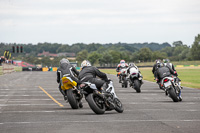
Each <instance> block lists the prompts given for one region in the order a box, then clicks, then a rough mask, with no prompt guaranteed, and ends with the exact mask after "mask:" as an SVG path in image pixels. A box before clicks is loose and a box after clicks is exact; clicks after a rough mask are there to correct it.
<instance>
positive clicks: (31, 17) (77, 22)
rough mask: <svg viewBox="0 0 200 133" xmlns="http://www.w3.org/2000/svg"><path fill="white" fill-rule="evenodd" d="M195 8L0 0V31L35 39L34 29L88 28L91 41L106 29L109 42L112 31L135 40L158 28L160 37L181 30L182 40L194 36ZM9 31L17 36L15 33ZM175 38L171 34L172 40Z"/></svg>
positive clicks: (181, 2) (194, 1)
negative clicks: (27, 34)
mask: <svg viewBox="0 0 200 133" xmlns="http://www.w3.org/2000/svg"><path fill="white" fill-rule="evenodd" d="M199 5H200V1H199V0H148V1H147V0H123V1H122V0H109V1H108V0H57V1H55V0H29V1H27V0H1V1H0V29H1V30H2V32H4V34H5V35H7V36H20V35H24V31H26V32H29V33H30V34H34V35H35V36H36V37H37V34H36V30H37V31H38V32H42V33H43V34H45V31H47V29H51V31H52V32H55V33H61V32H62V33H63V34H70V32H72V31H73V30H75V31H76V32H79V33H82V32H84V31H85V30H86V29H88V32H91V33H93V34H91V36H93V37H91V38H98V37H96V36H97V35H98V34H95V31H96V32H100V34H105V33H104V31H107V30H108V29H109V30H111V31H109V33H108V34H109V35H110V34H113V38H111V39H110V40H113V41H114V40H116V37H115V36H117V37H118V38H119V36H118V34H117V33H115V32H113V33H112V31H119V32H126V33H128V34H132V35H134V36H135V38H136V36H137V35H136V34H135V32H138V33H141V35H142V34H143V35H146V38H149V37H147V36H148V34H151V33H149V32H148V34H146V33H147V31H146V29H148V31H151V32H152V34H154V35H157V36H158V37H157V38H159V35H160V34H161V33H160V31H159V29H162V32H163V34H167V35H171V34H172V31H173V32H174V30H175V29H177V28H178V29H179V30H180V32H176V35H177V34H183V32H181V30H182V31H183V30H185V29H187V31H188V32H187V33H184V37H183V39H185V38H186V37H185V36H186V35H187V34H193V36H195V35H196V34H198V32H197V31H198V30H197V29H200V17H199V16H200V8H199ZM116 29H117V30H116ZM173 29H174V30H173ZM12 30H15V31H17V32H18V33H21V34H15V33H16V32H12ZM22 31H23V32H22ZM69 31H70V32H69ZM131 31H132V32H131ZM158 31H159V33H158ZM114 34H116V35H114ZM5 35H2V37H1V39H3V40H7V41H8V39H7V38H6V39H4V36H5ZM95 35H96V36H95ZM176 35H175V33H174V37H175V36H176ZM24 36H25V35H24ZM60 36H62V35H60ZM70 36H72V35H70ZM80 36H81V35H80ZM121 36H122V37H121V38H126V37H123V36H127V35H126V34H123V35H121ZM128 36H129V35H128ZM190 36H191V35H190ZM170 37H171V36H170ZM27 38H28V37H27ZM38 38H39V37H38ZM51 38H52V36H51ZM51 38H50V40H51ZM63 38H64V36H63ZM71 38H74V37H71ZM83 38H84V37H83ZM143 38H144V37H143ZM152 38H154V37H152ZM160 38H164V37H160ZM11 39H12V38H11ZM173 39H174V38H173ZM63 40H64V39H63ZM124 40H126V39H124ZM131 40H132V39H131V36H130V37H129V38H127V41H129V42H130V41H131ZM141 40H142V39H141ZM152 40H153V39H152ZM34 41H35V40H34ZM73 41H74V42H75V41H76V40H73ZM132 41H134V40H132ZM166 41H167V40H166Z"/></svg>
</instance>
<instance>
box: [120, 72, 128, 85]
mask: <svg viewBox="0 0 200 133" xmlns="http://www.w3.org/2000/svg"><path fill="white" fill-rule="evenodd" d="M120 76H121V77H120V78H121V81H122V82H121V83H122V88H124V87H125V88H127V86H128V81H127V69H126V68H123V69H121V71H120Z"/></svg>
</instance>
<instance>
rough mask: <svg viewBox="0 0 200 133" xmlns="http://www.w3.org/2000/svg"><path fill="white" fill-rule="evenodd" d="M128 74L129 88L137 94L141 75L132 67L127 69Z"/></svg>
mask: <svg viewBox="0 0 200 133" xmlns="http://www.w3.org/2000/svg"><path fill="white" fill-rule="evenodd" d="M129 71H130V74H129V76H128V81H129V84H130V86H132V88H133V89H135V90H136V92H137V93H140V92H141V89H140V88H141V85H142V75H141V74H140V73H139V71H138V69H136V68H135V67H132V68H130V69H129Z"/></svg>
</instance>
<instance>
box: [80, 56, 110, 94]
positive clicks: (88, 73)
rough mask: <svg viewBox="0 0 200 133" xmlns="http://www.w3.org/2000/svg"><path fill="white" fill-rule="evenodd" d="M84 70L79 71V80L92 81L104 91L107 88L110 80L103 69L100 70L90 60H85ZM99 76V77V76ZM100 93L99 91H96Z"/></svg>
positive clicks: (82, 64) (82, 65)
mask: <svg viewBox="0 0 200 133" xmlns="http://www.w3.org/2000/svg"><path fill="white" fill-rule="evenodd" d="M81 68H82V70H81V71H80V73H79V76H78V78H79V80H80V81H81V82H90V83H93V84H95V85H96V87H97V89H99V90H100V91H101V90H102V91H103V92H104V91H105V90H106V88H107V82H108V81H109V80H108V78H107V75H106V74H105V73H103V72H101V71H99V69H98V68H96V67H94V66H92V65H91V63H90V62H89V61H88V60H84V61H83V62H82V63H81ZM97 77H99V78H97ZM96 93H97V94H98V92H97V91H96Z"/></svg>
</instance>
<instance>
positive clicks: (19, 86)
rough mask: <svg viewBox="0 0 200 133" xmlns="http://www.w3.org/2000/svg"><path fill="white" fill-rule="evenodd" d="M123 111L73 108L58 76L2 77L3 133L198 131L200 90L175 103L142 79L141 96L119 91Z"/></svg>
mask: <svg viewBox="0 0 200 133" xmlns="http://www.w3.org/2000/svg"><path fill="white" fill-rule="evenodd" d="M109 77H110V78H111V79H112V80H113V81H114V86H115V90H116V93H117V96H118V97H119V99H120V100H121V101H122V103H123V105H124V112H123V113H117V112H116V111H109V112H106V113H105V114H104V115H96V114H94V113H93V111H92V110H91V109H90V108H89V106H88V104H87V103H86V102H85V101H83V102H84V104H83V105H84V107H83V108H82V109H78V110H73V109H71V108H70V105H69V103H65V102H64V100H63V97H62V95H61V94H60V92H59V90H58V87H57V86H58V84H57V83H56V73H55V72H16V73H12V74H7V75H1V76H0V133H55V132H57V133H199V132H200V106H199V105H200V90H198V89H192V88H184V89H183V91H182V97H183V101H182V102H178V103H174V102H172V100H171V99H170V98H169V97H167V96H165V94H164V92H163V91H162V90H160V89H159V88H158V86H157V84H155V83H152V82H148V81H144V84H143V85H142V88H141V90H142V92H141V93H136V92H135V91H134V90H133V89H132V88H130V87H128V88H121V85H120V84H119V83H118V80H117V77H116V76H115V75H109Z"/></svg>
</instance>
